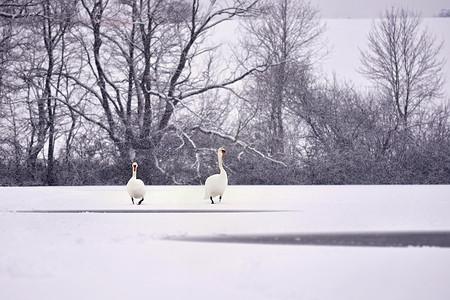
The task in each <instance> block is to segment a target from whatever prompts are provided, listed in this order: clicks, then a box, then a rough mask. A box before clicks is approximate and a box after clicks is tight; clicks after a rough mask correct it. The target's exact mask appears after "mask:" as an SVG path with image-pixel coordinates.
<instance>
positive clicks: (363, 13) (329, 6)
mask: <svg viewBox="0 0 450 300" xmlns="http://www.w3.org/2000/svg"><path fill="white" fill-rule="evenodd" d="M310 1H311V2H312V3H313V4H316V5H317V6H318V7H319V9H320V12H321V16H322V18H374V17H377V16H378V15H379V12H380V11H383V10H384V9H385V8H386V7H390V6H392V5H396V6H402V7H409V8H412V9H414V10H415V11H417V12H420V13H421V14H422V17H424V18H427V17H433V16H436V15H437V14H438V13H439V12H440V11H441V9H442V8H447V9H450V0H372V1H367V0H310Z"/></svg>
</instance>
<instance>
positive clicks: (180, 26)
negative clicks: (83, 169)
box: [66, 0, 257, 170]
mask: <svg viewBox="0 0 450 300" xmlns="http://www.w3.org/2000/svg"><path fill="white" fill-rule="evenodd" d="M256 2H257V1H256V0H252V1H250V0H246V1H237V0H236V1H209V2H201V1H198V0H191V1H175V0H173V1H162V0H159V1H147V0H145V1H137V0H136V1H135V0H130V1H121V2H119V4H118V3H113V2H108V1H102V0H82V1H81V3H82V5H83V7H84V12H85V13H86V15H85V16H86V17H84V16H83V14H81V17H80V18H81V21H82V22H83V23H84V24H85V25H86V26H85V28H83V29H81V30H80V35H79V40H80V42H81V43H82V47H83V48H84V50H85V53H86V54H85V59H86V61H87V65H88V66H89V68H88V69H84V70H83V75H82V76H74V75H73V74H66V76H67V77H68V78H70V79H71V80H72V81H73V82H74V83H75V84H77V85H78V86H80V87H82V88H83V89H84V90H85V91H86V92H87V93H86V95H85V97H84V98H85V100H86V102H87V103H89V105H91V104H94V106H95V103H93V102H92V99H95V101H97V103H99V104H100V106H101V110H100V112H101V114H100V115H98V114H96V113H95V112H96V111H97V112H98V109H88V110H85V111H81V110H79V109H77V108H74V110H75V111H76V112H77V113H80V114H81V115H82V116H83V117H84V118H85V119H86V120H88V121H90V122H92V123H94V124H96V125H98V126H99V127H100V128H102V129H103V130H105V132H107V134H108V136H109V138H110V139H111V140H112V141H113V142H114V144H115V145H116V147H117V148H118V150H119V152H120V154H121V157H122V158H123V159H126V160H129V159H130V158H132V157H133V156H134V154H133V153H137V155H138V156H141V157H146V158H149V157H154V161H153V163H154V164H155V168H157V169H160V170H162V169H161V168H158V166H157V163H158V162H157V158H156V157H155V153H156V151H155V149H157V148H158V147H159V146H160V145H161V142H162V140H163V139H164V137H165V136H167V135H168V134H169V135H170V134H172V133H176V135H178V136H179V137H182V138H185V139H186V138H187V136H186V135H185V134H186V132H188V131H190V130H193V129H192V128H193V127H195V126H192V124H189V123H190V122H192V120H189V115H190V116H191V117H192V116H193V115H195V111H196V110H197V107H196V105H195V104H194V102H193V101H192V100H193V99H196V98H199V97H200V96H201V95H205V94H206V93H209V92H212V91H214V90H218V89H227V88H228V87H229V86H231V85H233V84H234V83H236V82H238V81H240V80H241V79H243V78H245V77H246V76H248V75H249V74H251V73H252V72H254V71H255V70H256V68H250V69H247V70H243V71H242V72H241V73H233V74H232V76H230V77H228V78H223V77H220V76H219V74H213V72H211V65H212V64H211V63H206V64H205V63H203V62H204V60H205V58H206V57H210V58H211V57H214V49H215V48H214V46H211V45H208V44H206V43H205V39H206V38H207V34H208V32H210V31H211V30H212V29H213V28H214V27H216V26H217V25H219V24H221V23H223V22H226V21H227V20H231V19H233V18H236V17H239V16H243V15H246V14H247V12H248V11H249V10H250V9H251V8H252V7H253V6H254V5H255V3H256ZM203 4H204V5H203ZM86 33H89V35H87V34H86ZM87 71H90V72H89V74H88V73H87ZM86 78H95V81H92V80H88V81H86ZM210 101H211V102H213V99H210ZM97 107H98V106H97ZM177 111H179V115H180V118H177V119H176V120H175V121H173V119H174V115H175V114H176V113H177ZM183 116H184V117H183ZM187 140H188V139H187ZM139 153H141V154H139ZM144 153H145V155H143V154H144ZM147 163H149V164H150V163H151V162H147Z"/></svg>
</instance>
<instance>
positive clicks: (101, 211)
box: [16, 209, 288, 214]
mask: <svg viewBox="0 0 450 300" xmlns="http://www.w3.org/2000/svg"><path fill="white" fill-rule="evenodd" d="M16 212H17V213H43V214H82V213H95V214H129V213H132V214H214V213H261V212H288V211H283V210H232V209H220V210H214V209H66V210H19V211H16Z"/></svg>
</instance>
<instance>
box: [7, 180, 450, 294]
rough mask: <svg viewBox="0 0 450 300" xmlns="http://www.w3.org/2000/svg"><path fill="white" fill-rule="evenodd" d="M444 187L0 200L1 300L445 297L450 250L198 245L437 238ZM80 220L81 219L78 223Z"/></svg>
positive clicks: (41, 190) (37, 192) (117, 191)
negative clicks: (348, 237)
mask: <svg viewBox="0 0 450 300" xmlns="http://www.w3.org/2000/svg"><path fill="white" fill-rule="evenodd" d="M449 195H450V186H448V185H447V186H230V187H229V188H228V190H227V191H226V194H225V196H224V200H223V202H222V203H221V204H216V205H211V204H209V201H206V200H202V196H203V187H201V186H176V187H175V186H149V187H147V199H146V200H145V202H144V205H142V206H133V205H131V201H130V200H129V198H128V195H127V194H126V192H125V187H124V186H113V187H4V188H0V299H450V248H447V247H430V246H423V247H355V246H311V245H299V244H294V245H280V244H277V243H276V242H275V243H269V244H264V243H263V244H252V243H227V242H220V243H213V242H198V241H192V240H190V239H191V238H192V239H195V238H196V237H222V238H223V237H225V238H226V237H227V236H242V235H256V236H258V235H261V234H262V235H267V234H271V235H275V236H276V235H277V234H286V233H292V234H301V233H309V234H313V233H317V232H318V233H336V232H341V233H342V232H344V233H352V232H364V233H370V232H383V231H386V232H412V231H420V232H422V231H423V232H428V231H438V232H447V231H449V230H450V217H449V212H450V196H449ZM77 211H79V212H77Z"/></svg>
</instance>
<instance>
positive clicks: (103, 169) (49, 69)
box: [0, 0, 450, 185]
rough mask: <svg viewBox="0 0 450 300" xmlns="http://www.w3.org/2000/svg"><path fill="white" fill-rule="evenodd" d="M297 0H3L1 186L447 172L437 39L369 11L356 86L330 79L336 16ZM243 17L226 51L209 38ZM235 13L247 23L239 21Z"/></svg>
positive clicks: (405, 177)
mask: <svg viewBox="0 0 450 300" xmlns="http://www.w3.org/2000/svg"><path fill="white" fill-rule="evenodd" d="M319 16H320V11H319V10H318V9H317V8H315V7H314V6H312V5H311V4H310V3H309V2H307V1H303V0H301V1H297V0H276V1H268V0H211V1H201V0H152V1H150V0H19V1H17V0H2V1H1V4H0V115H1V122H0V130H1V133H0V157H1V161H0V184H2V185H97V184H123V183H124V182H126V180H127V179H128V178H129V177H130V174H131V163H132V162H133V161H137V162H138V163H139V165H140V166H141V167H140V169H139V177H140V178H142V179H143V180H144V182H146V183H147V184H200V183H203V181H204V180H205V178H206V177H207V176H208V175H210V174H212V173H214V172H216V169H217V158H216V156H215V153H216V150H217V148H218V147H220V146H224V147H225V148H226V149H227V154H228V155H227V157H226V160H225V161H224V166H225V168H226V170H227V172H228V173H229V174H230V176H229V177H230V183H231V184H412V183H418V184H433V183H439V184H442V183H447V184H448V183H449V182H450V180H449V179H450V155H449V153H450V151H448V150H449V149H450V134H449V132H450V131H449V110H448V99H446V98H445V97H448V95H445V94H444V91H443V76H442V67H443V64H444V63H445V62H444V60H442V59H441V58H440V57H441V52H442V51H441V50H442V43H441V42H439V41H438V40H437V39H436V38H435V37H434V36H433V34H432V33H430V32H429V31H428V30H427V29H426V28H425V27H424V26H423V24H422V20H421V18H420V16H419V15H418V14H416V13H415V12H413V11H411V10H408V9H404V8H397V7H391V8H387V9H386V10H385V11H384V12H382V13H381V15H380V19H379V20H376V21H374V23H373V26H372V29H371V32H370V34H369V36H368V41H367V43H368V49H367V50H365V51H361V65H360V72H361V73H362V75H364V76H366V77H367V78H368V79H369V80H370V81H371V82H372V83H373V87H372V88H370V89H361V88H359V87H357V86H355V85H354V84H352V83H351V82H344V81H342V80H340V79H339V77H338V76H337V75H336V76H335V78H333V79H331V80H324V79H323V78H322V77H321V76H320V70H318V69H317V68H316V65H317V63H318V62H319V61H320V60H322V59H324V58H325V56H326V49H327V45H326V41H324V38H323V35H324V32H325V31H326V25H325V24H324V22H322V20H320V18H319ZM230 22H239V26H238V27H239V31H238V32H236V34H237V35H238V38H237V40H238V43H237V44H235V45H233V47H232V48H231V49H229V48H227V47H226V45H221V43H220V41H217V39H216V38H214V37H215V36H217V35H220V34H221V30H223V29H224V28H225V27H224V26H227V24H229V23H230ZM234 24H236V23H234Z"/></svg>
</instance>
